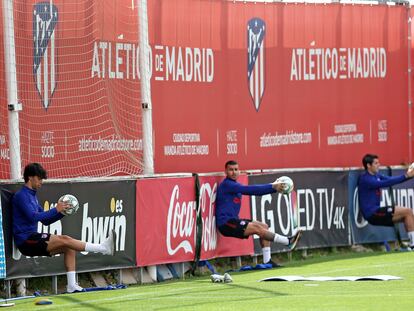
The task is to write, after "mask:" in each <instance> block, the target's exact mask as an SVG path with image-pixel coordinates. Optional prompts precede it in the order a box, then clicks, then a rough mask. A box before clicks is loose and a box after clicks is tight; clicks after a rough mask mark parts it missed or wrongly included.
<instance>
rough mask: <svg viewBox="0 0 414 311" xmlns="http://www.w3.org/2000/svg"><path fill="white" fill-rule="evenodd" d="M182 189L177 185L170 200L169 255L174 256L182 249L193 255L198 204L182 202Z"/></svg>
mask: <svg viewBox="0 0 414 311" xmlns="http://www.w3.org/2000/svg"><path fill="white" fill-rule="evenodd" d="M179 195H180V188H179V186H178V185H175V187H174V189H173V192H172V194H171V198H170V205H169V208H168V220H167V250H168V254H169V255H174V254H175V253H177V252H178V251H179V250H180V249H181V248H182V249H183V250H184V252H185V253H193V246H192V243H191V239H192V241H193V244H194V234H193V231H194V225H195V214H196V212H195V210H196V208H195V207H196V204H195V203H196V202H195V201H189V202H185V201H183V202H180V201H179Z"/></svg>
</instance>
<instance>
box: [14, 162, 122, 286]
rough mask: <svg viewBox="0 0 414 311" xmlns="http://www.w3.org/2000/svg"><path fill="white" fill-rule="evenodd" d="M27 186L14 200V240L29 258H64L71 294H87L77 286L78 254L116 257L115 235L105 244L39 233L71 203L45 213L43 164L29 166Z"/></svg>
mask: <svg viewBox="0 0 414 311" xmlns="http://www.w3.org/2000/svg"><path fill="white" fill-rule="evenodd" d="M23 177H24V182H25V184H24V186H23V187H22V188H21V189H20V190H19V191H18V192H17V193H16V194H15V195H14V196H13V199H12V206H13V208H12V214H13V237H14V242H15V244H16V246H17V248H18V249H19V250H20V252H21V253H22V254H23V255H26V256H52V255H56V254H62V253H63V254H64V262H65V268H66V271H67V279H68V286H67V292H68V293H73V292H78V291H83V288H82V287H80V286H79V285H78V284H77V283H76V272H75V269H76V252H77V251H78V252H80V251H87V252H96V253H102V254H104V255H113V254H114V248H115V236H114V232H113V231H112V232H110V234H109V238H108V239H107V240H105V241H104V242H102V243H101V244H94V243H88V242H86V243H85V242H82V241H79V240H76V239H73V238H71V237H70V236H67V235H55V234H49V233H38V232H37V224H38V222H39V221H40V222H41V223H42V224H44V225H45V226H48V225H50V224H52V223H54V222H56V221H58V220H59V219H62V218H63V217H64V215H63V214H62V213H61V212H62V211H64V210H65V209H67V208H69V207H70V206H69V204H68V203H64V202H58V203H57V204H56V207H54V208H51V209H50V210H48V211H46V212H45V211H44V210H43V208H42V207H41V206H40V205H39V202H38V200H37V196H36V192H37V190H38V189H39V188H40V187H41V186H42V183H43V179H46V178H47V172H46V170H45V169H44V168H43V167H42V166H41V165H40V164H39V163H30V164H28V165H27V166H26V167H25V169H24V173H23Z"/></svg>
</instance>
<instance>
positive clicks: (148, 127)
mask: <svg viewBox="0 0 414 311" xmlns="http://www.w3.org/2000/svg"><path fill="white" fill-rule="evenodd" d="M138 19H139V20H138V33H139V72H140V76H141V105H142V148H143V165H144V167H143V173H144V174H154V152H153V145H152V144H153V142H152V103H151V81H150V79H151V76H150V70H149V69H150V67H149V65H150V64H149V62H150V61H151V60H150V58H149V53H148V52H149V49H150V46H149V43H148V12H147V0H138ZM147 270H148V272H149V274H150V276H151V279H152V280H153V281H154V282H156V281H157V266H148V267H147Z"/></svg>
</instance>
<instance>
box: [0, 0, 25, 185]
mask: <svg viewBox="0 0 414 311" xmlns="http://www.w3.org/2000/svg"><path fill="white" fill-rule="evenodd" d="M3 32H4V62H5V67H6V84H7V107H8V110H9V148H10V177H11V179H18V178H21V177H22V174H21V158H20V131H19V110H21V108H22V107H21V104H20V103H19V102H18V98H17V77H16V50H15V44H14V18H13V1H12V0H3Z"/></svg>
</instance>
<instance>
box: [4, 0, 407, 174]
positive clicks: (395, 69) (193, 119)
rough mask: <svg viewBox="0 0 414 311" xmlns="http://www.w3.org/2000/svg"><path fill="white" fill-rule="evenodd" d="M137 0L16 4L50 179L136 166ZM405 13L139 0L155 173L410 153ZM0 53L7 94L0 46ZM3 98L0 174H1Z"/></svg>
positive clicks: (37, 138)
mask: <svg viewBox="0 0 414 311" xmlns="http://www.w3.org/2000/svg"><path fill="white" fill-rule="evenodd" d="M134 3H135V2H134V1H132V2H131V1H129V0H119V1H115V0H102V1H89V0H82V1H76V2H70V3H69V2H67V1H66V2H65V1H63V0H56V1H51V2H45V1H43V2H42V1H36V0H29V1H26V0H25V1H23V0H18V1H13V5H14V30H15V44H16V62H17V80H18V98H19V100H20V101H21V102H22V104H23V111H22V112H20V113H19V117H20V135H21V136H20V141H21V155H22V161H23V163H22V165H24V164H26V163H27V162H33V161H38V162H41V163H43V164H44V165H45V167H46V168H47V169H48V171H49V175H50V177H77V176H108V175H127V174H139V173H141V171H142V148H143V146H142V130H141V102H140V85H139V57H138V56H139V46H138V37H139V36H138V23H137V16H138V9H137V7H136V6H135V4H134ZM1 9H2V10H1V11H2V12H1V13H0V15H1V14H3V13H4V12H3V8H1ZM172 12H173V13H172ZM410 14H411V11H410V9H407V8H406V7H405V6H385V5H373V6H371V5H369V6H368V5H367V6H365V5H344V4H329V5H325V4H320V5H319V4H315V5H306V4H285V3H283V4H281V3H266V4H265V3H259V2H257V3H254V2H247V3H243V2H240V1H238V2H231V1H220V0H211V1H204V0H157V1H154V0H150V1H148V23H149V37H150V48H151V50H150V52H151V53H150V58H151V59H150V64H151V66H150V67H151V68H150V70H151V94H152V103H153V110H152V113H153V118H152V119H153V130H154V152H155V156H154V157H155V159H154V160H155V171H156V172H157V173H163V172H182V171H185V172H192V171H195V172H212V171H221V170H222V166H223V163H224V162H225V161H226V160H227V159H229V158H236V159H238V160H239V161H240V163H241V164H242V166H243V168H244V169H265V168H295V167H343V166H345V167H347V166H360V161H361V157H362V155H363V154H365V153H366V152H373V153H378V154H379V155H380V156H381V161H382V163H383V164H385V165H392V164H400V163H404V162H407V161H411V160H412V140H413V138H410V139H409V137H410V136H409V132H410V131H411V128H412V127H413V125H412V122H411V119H412V116H411V114H412V112H411V108H409V107H410V106H409V105H408V100H409V98H411V97H412V95H411V92H412V87H411V85H412V83H411V84H409V83H408V82H409V80H408V74H407V72H408V69H409V68H408V67H409V63H408V56H409V55H408V53H409V51H410V48H411V46H410V44H412V43H410V42H409V41H408V39H407V38H408V37H409V34H408V29H409V28H408V25H407V20H408V17H409V16H410ZM10 22H11V21H10ZM3 36H4V33H3V32H0V43H4V38H3ZM3 45H4V44H3ZM0 58H1V62H0V63H1V64H0V86H2V89H4V90H5V89H6V84H5V81H6V72H5V64H4V52H3V49H2V51H1V52H0ZM412 58H413V57H411V62H412ZM409 87H411V89H409ZM390 90H392V92H391V91H390ZM6 98H7V94H6V92H2V93H1V94H0V99H2V100H3V102H4V103H5V102H6ZM0 109H1V110H0V113H1V119H0V121H1V123H0V159H1V162H0V178H9V170H10V165H9V157H10V155H9V154H10V150H9V141H8V140H9V133H8V126H7V123H8V118H7V109H6V106H5V105H2V107H1V108H0ZM304 155H306V156H304Z"/></svg>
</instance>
